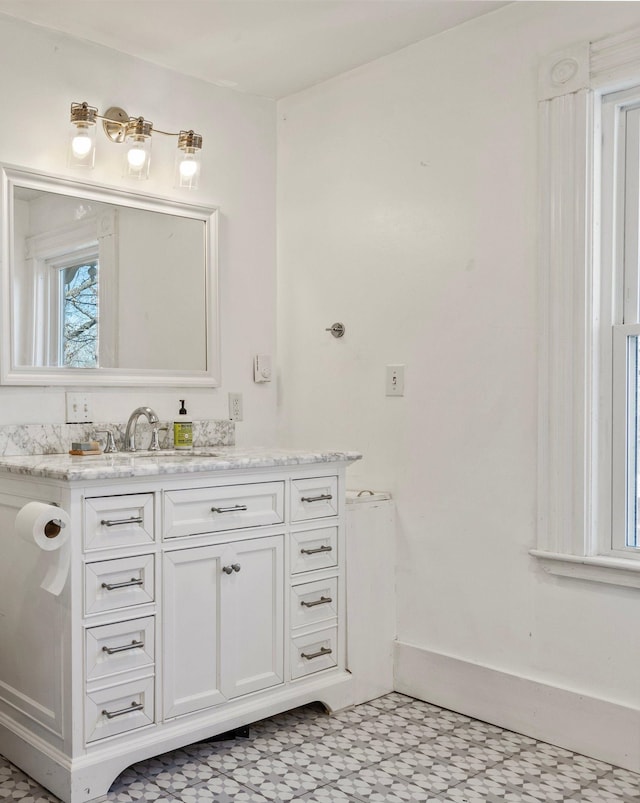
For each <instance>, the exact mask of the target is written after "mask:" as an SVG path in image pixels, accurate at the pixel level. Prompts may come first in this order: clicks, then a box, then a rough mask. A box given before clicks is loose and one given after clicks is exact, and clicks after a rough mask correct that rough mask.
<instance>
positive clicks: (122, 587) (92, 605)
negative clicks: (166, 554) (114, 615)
mask: <svg viewBox="0 0 640 803" xmlns="http://www.w3.org/2000/svg"><path fill="white" fill-rule="evenodd" d="M153 560H154V557H153V555H136V556H135V557H133V558H118V559H116V560H101V561H98V562H96V563H87V564H86V566H85V574H84V608H85V613H86V614H92V613H103V612H105V611H114V610H118V609H120V608H128V607H130V606H133V605H145V604H147V603H149V602H153V601H154V599H155V582H154V571H153V569H154V566H153Z"/></svg>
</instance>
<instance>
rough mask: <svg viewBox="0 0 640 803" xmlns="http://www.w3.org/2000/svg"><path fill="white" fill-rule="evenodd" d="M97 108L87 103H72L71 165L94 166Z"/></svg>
mask: <svg viewBox="0 0 640 803" xmlns="http://www.w3.org/2000/svg"><path fill="white" fill-rule="evenodd" d="M95 115H96V110H95V109H94V108H93V107H91V106H89V105H88V104H87V103H72V104H71V132H70V141H69V166H70V167H93V165H94V162H95V156H96V117H95Z"/></svg>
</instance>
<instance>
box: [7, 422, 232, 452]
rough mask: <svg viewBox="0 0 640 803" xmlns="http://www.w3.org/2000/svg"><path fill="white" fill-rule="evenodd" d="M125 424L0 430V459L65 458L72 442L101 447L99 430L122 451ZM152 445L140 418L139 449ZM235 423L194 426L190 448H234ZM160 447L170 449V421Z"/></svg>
mask: <svg viewBox="0 0 640 803" xmlns="http://www.w3.org/2000/svg"><path fill="white" fill-rule="evenodd" d="M126 426H127V425H126V423H113V422H111V423H92V424H11V425H1V426H0V456H7V457H13V456H16V455H37V454H66V453H67V452H68V451H69V449H70V448H71V443H72V442H73V441H82V442H84V441H92V440H97V441H100V444H101V446H103V447H104V444H105V435H104V434H98V430H100V429H103V430H104V429H110V430H111V431H112V432H113V435H114V437H115V441H116V446H117V447H118V450H119V451H121V450H122V448H123V444H124V431H125V429H126ZM150 441H151V427H150V426H149V423H148V422H147V421H146V420H145V419H144V418H140V419H139V421H138V426H137V428H136V444H137V448H138V449H148V448H149V443H150ZM235 442H236V431H235V422H233V421H229V420H226V419H221V420H217V419H202V420H200V421H194V422H193V445H194V447H204V446H235ZM160 445H161V446H162V448H163V449H172V448H173V421H162V422H160Z"/></svg>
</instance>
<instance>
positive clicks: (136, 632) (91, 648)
mask: <svg viewBox="0 0 640 803" xmlns="http://www.w3.org/2000/svg"><path fill="white" fill-rule="evenodd" d="M154 661H155V638H154V617H153V616H145V617H144V618H143V619H132V620H130V621H128V622H117V623H116V624H114V625H101V626H100V627H91V628H89V629H88V630H87V631H86V640H85V666H86V672H87V676H86V679H87V681H91V680H97V679H98V678H106V677H110V676H111V675H115V674H118V673H120V672H128V671H130V670H132V669H141V668H142V667H145V666H153V664H154Z"/></svg>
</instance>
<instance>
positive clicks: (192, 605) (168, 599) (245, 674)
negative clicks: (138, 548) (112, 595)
mask: <svg viewBox="0 0 640 803" xmlns="http://www.w3.org/2000/svg"><path fill="white" fill-rule="evenodd" d="M283 563H284V535H272V536H268V537H264V538H250V539H247V540H238V541H234V542H231V543H225V544H220V545H215V546H204V547H193V548H187V549H177V550H171V551H168V552H165V554H164V556H163V564H164V571H163V625H162V626H163V636H164V682H163V686H164V717H165V719H170V718H172V717H176V716H180V715H181V714H189V713H192V712H194V711H200V710H202V709H204V708H207V707H209V706H213V705H219V704H220V703H222V702H224V701H225V700H230V699H232V698H234V697H238V696H239V695H241V694H249V693H250V692H256V691H261V690H262V689H266V688H269V687H270V686H275V685H277V684H279V683H282V682H283V681H284V673H283V663H284V654H283V637H282V624H283V604H282V600H283V595H284V594H283V581H282V577H283Z"/></svg>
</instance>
